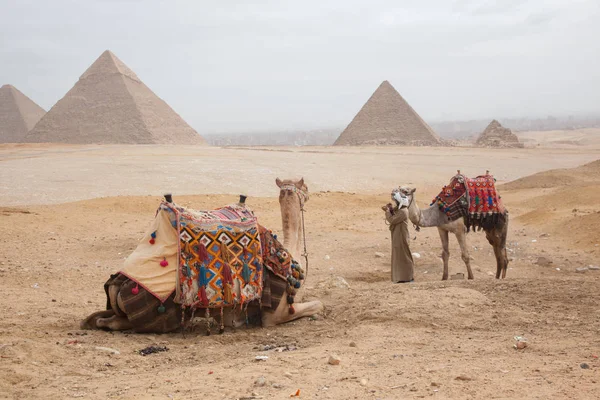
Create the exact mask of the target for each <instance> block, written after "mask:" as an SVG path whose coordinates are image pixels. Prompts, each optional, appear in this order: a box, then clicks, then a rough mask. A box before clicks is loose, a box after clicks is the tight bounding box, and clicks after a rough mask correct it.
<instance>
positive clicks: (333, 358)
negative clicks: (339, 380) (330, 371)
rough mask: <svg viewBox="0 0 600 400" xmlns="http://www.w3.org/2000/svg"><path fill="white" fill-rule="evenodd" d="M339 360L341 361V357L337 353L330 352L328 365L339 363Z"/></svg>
mask: <svg viewBox="0 0 600 400" xmlns="http://www.w3.org/2000/svg"><path fill="white" fill-rule="evenodd" d="M341 362H342V359H341V358H340V357H339V356H338V355H337V354H331V355H330V356H329V361H328V363H329V364H330V365H340V363H341Z"/></svg>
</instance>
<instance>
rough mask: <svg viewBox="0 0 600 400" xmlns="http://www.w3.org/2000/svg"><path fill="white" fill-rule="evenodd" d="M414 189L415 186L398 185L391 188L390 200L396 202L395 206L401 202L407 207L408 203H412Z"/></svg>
mask: <svg viewBox="0 0 600 400" xmlns="http://www.w3.org/2000/svg"><path fill="white" fill-rule="evenodd" d="M416 191H417V189H416V188H411V187H409V186H399V187H398V188H397V189H394V190H392V194H391V196H392V201H393V202H394V203H395V204H396V206H398V205H399V204H403V205H404V206H406V207H408V205H409V204H410V203H412V201H413V197H414V193H415V192H416Z"/></svg>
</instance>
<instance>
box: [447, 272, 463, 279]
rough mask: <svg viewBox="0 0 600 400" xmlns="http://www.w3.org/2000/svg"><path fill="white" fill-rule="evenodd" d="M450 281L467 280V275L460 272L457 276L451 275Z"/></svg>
mask: <svg viewBox="0 0 600 400" xmlns="http://www.w3.org/2000/svg"><path fill="white" fill-rule="evenodd" d="M450 279H453V280H455V279H465V274H463V273H462V272H459V273H457V274H454V275H451V276H450Z"/></svg>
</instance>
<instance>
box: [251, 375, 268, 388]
mask: <svg viewBox="0 0 600 400" xmlns="http://www.w3.org/2000/svg"><path fill="white" fill-rule="evenodd" d="M266 384H267V380H266V379H265V377H264V376H259V377H258V378H256V380H255V381H254V386H256V387H263V386H265V385H266Z"/></svg>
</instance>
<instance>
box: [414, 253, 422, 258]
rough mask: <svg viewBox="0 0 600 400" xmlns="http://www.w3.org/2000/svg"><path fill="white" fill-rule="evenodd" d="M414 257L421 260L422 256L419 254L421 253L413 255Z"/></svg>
mask: <svg viewBox="0 0 600 400" xmlns="http://www.w3.org/2000/svg"><path fill="white" fill-rule="evenodd" d="M412 256H413V257H414V258H421V254H419V253H412Z"/></svg>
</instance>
